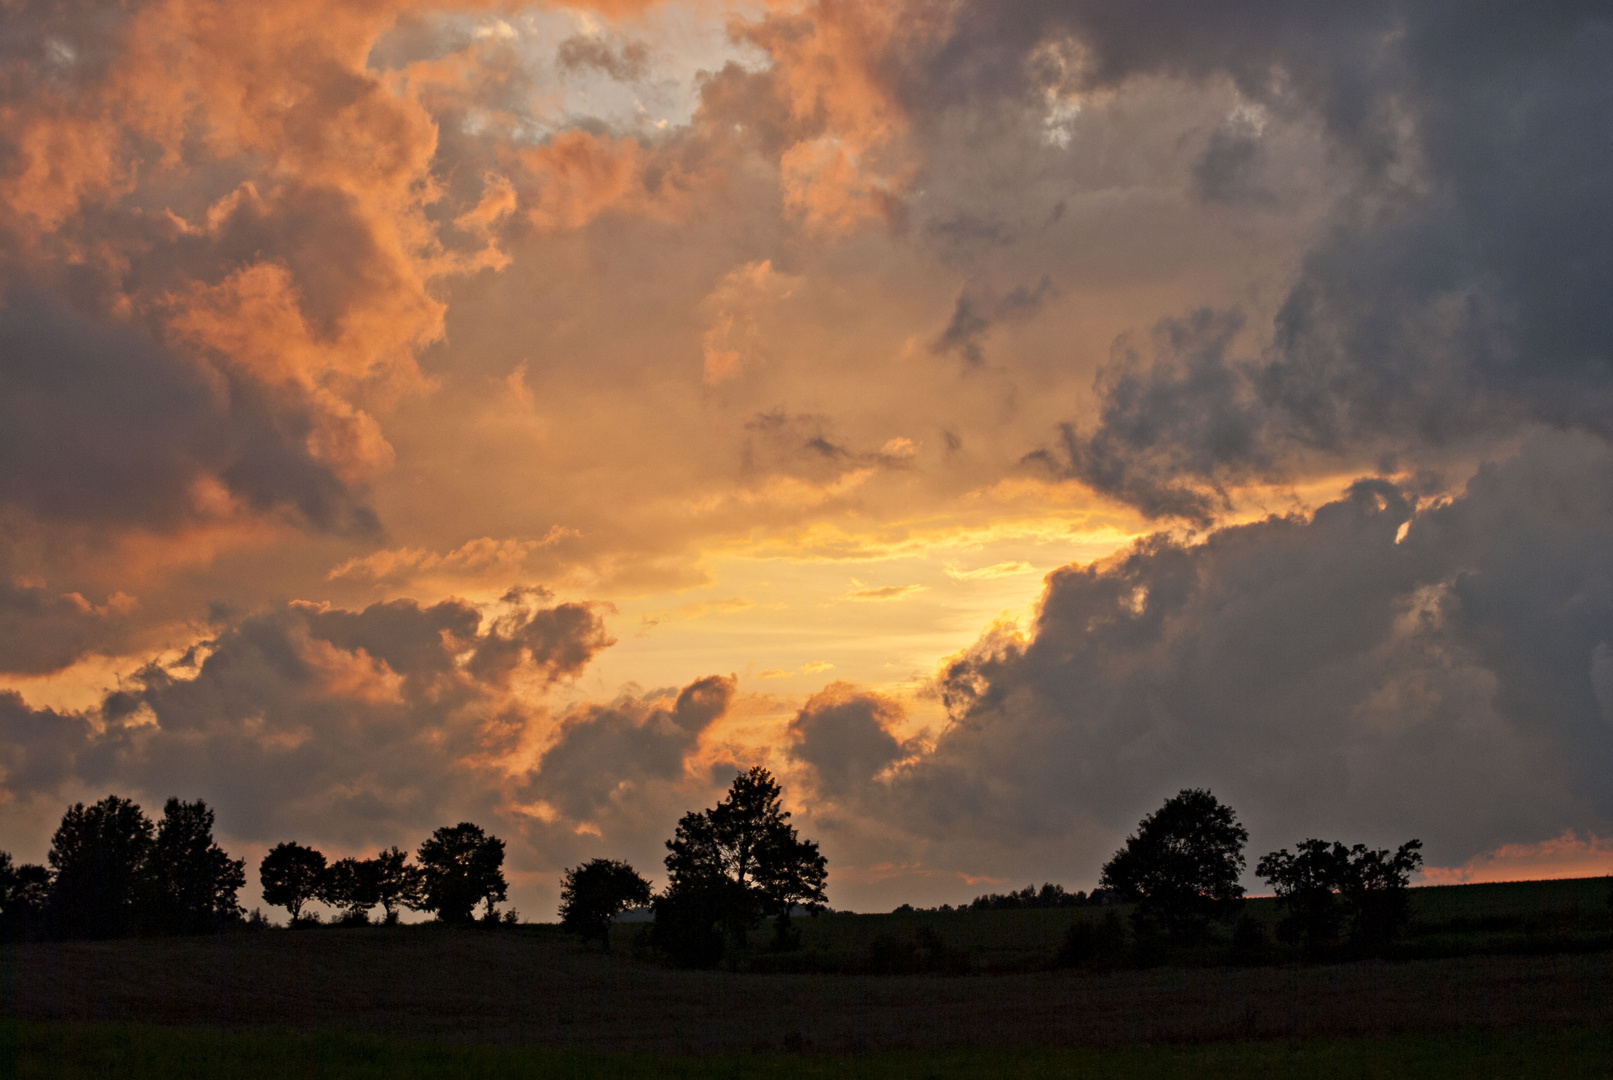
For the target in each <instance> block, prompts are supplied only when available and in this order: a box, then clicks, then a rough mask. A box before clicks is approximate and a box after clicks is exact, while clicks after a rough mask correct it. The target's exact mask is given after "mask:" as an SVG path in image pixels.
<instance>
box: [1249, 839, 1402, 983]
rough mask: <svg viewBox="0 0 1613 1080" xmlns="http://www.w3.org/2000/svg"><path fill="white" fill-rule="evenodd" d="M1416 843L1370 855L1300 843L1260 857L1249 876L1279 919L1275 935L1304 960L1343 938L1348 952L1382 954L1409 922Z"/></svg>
mask: <svg viewBox="0 0 1613 1080" xmlns="http://www.w3.org/2000/svg"><path fill="white" fill-rule="evenodd" d="M1422 846H1423V845H1422V841H1420V840H1411V841H1408V842H1407V843H1404V844H1402V845H1400V847H1399V849H1398V850H1396V851H1394V852H1390V851H1388V850H1381V851H1373V850H1370V849H1369V848H1367V846H1366V845H1364V844H1356V845H1355V846H1354V847H1345V846H1344V845H1343V844H1341V843H1338V842H1336V841H1335V842H1333V843H1331V844H1329V843H1328V842H1327V841H1325V840H1305V841H1302V842H1301V843H1299V844H1298V845H1297V846H1296V849H1295V851H1294V853H1293V854H1290V853H1289V851H1288V849H1287V848H1283V849H1281V850H1279V851H1274V852H1271V853H1270V854H1268V855H1265V856H1263V857H1262V858H1261V860H1260V862H1259V863H1258V864H1257V866H1256V868H1255V873H1256V874H1257V875H1258V876H1259V877H1260V878H1261V879H1262V880H1264V881H1266V882H1267V883H1269V884H1270V885H1271V887H1272V890H1273V891H1274V892H1275V893H1276V894H1277V899H1278V901H1279V902H1280V903H1281V904H1282V906H1283V908H1284V910H1285V912H1286V914H1285V916H1284V918H1283V921H1282V923H1281V924H1280V925H1279V933H1280V934H1281V935H1282V936H1283V937H1284V938H1285V939H1286V940H1289V941H1297V942H1300V943H1301V944H1302V945H1303V946H1304V949H1305V951H1306V953H1307V955H1309V956H1311V957H1312V958H1319V957H1322V956H1325V955H1327V954H1328V953H1329V952H1330V951H1332V950H1333V949H1335V948H1336V947H1337V946H1338V945H1339V944H1340V942H1341V938H1346V937H1347V939H1348V944H1349V946H1350V949H1351V951H1352V952H1356V953H1369V954H1372V955H1382V954H1383V953H1384V952H1385V951H1386V950H1387V949H1388V947H1389V945H1390V944H1391V943H1392V942H1393V941H1394V939H1395V937H1396V936H1398V935H1399V934H1400V933H1401V931H1403V930H1404V929H1405V927H1406V924H1407V923H1408V922H1410V920H1411V901H1410V886H1411V875H1412V872H1413V871H1415V870H1416V869H1417V868H1418V867H1419V866H1421V865H1422V861H1423V857H1422V854H1421V848H1422Z"/></svg>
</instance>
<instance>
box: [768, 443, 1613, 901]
mask: <svg viewBox="0 0 1613 1080" xmlns="http://www.w3.org/2000/svg"><path fill="white" fill-rule="evenodd" d="M1609 477H1613V449H1610V448H1609V447H1608V446H1607V445H1606V444H1604V443H1602V442H1600V441H1599V440H1595V439H1592V438H1589V437H1584V436H1578V437H1575V436H1563V435H1556V436H1539V437H1537V438H1536V439H1534V440H1532V441H1531V442H1530V443H1529V444H1528V445H1527V446H1526V447H1525V448H1524V450H1523V451H1522V452H1521V453H1520V454H1519V455H1518V456H1517V457H1515V458H1513V459H1511V460H1508V461H1506V462H1504V463H1502V464H1500V465H1493V466H1489V467H1486V468H1485V469H1484V470H1482V471H1481V472H1480V473H1479V474H1478V476H1476V477H1475V478H1474V479H1473V481H1472V482H1471V483H1470V484H1469V485H1468V487H1467V489H1466V491H1465V492H1464V493H1462V494H1461V495H1459V496H1458V497H1457V498H1455V499H1452V500H1450V501H1448V502H1438V503H1432V504H1426V505H1419V503H1418V502H1417V501H1416V499H1415V498H1414V497H1413V496H1411V495H1408V494H1407V493H1406V492H1404V491H1402V490H1400V489H1399V488H1397V487H1396V486H1394V485H1393V484H1390V483H1388V482H1386V481H1382V480H1363V481H1359V482H1357V483H1356V484H1354V485H1353V486H1352V487H1351V488H1350V490H1349V491H1348V492H1347V493H1346V495H1345V496H1344V497H1343V498H1342V499H1340V500H1338V501H1336V502H1332V503H1329V504H1327V505H1325V506H1323V507H1321V508H1319V509H1318V510H1317V511H1316V512H1315V513H1314V515H1309V516H1305V515H1291V516H1285V517H1272V518H1268V519H1266V520H1264V521H1259V522H1255V523H1251V524H1247V525H1239V526H1235V527H1226V528H1221V529H1217V530H1215V531H1213V532H1211V533H1210V534H1209V535H1208V536H1207V537H1206V538H1205V539H1204V540H1203V542H1201V543H1197V544H1184V543H1182V542H1181V541H1178V540H1174V539H1171V538H1170V537H1168V536H1165V535H1159V536H1155V537H1152V538H1149V539H1146V540H1143V541H1140V542H1138V543H1137V544H1136V545H1135V546H1134V547H1132V548H1131V549H1130V550H1128V551H1125V552H1122V553H1121V554H1118V555H1116V556H1114V557H1112V558H1111V559H1109V560H1106V561H1103V562H1099V563H1096V564H1093V565H1089V566H1069V567H1065V568H1063V569H1061V570H1058V571H1055V572H1054V573H1053V574H1052V575H1050V576H1049V578H1048V583H1047V589H1046V592H1045V594H1044V595H1043V597H1042V601H1041V604H1040V607H1039V610H1038V613H1037V616H1036V620H1035V622H1034V625H1033V626H1032V627H1031V629H1030V631H1029V632H1028V633H1027V634H1025V635H1023V636H1021V635H1020V634H1018V633H1017V632H1016V631H1015V630H1013V628H1011V627H1004V628H997V629H994V630H993V631H991V632H989V633H987V634H986V635H985V636H983V637H982V638H981V639H980V640H979V641H978V642H977V643H976V644H975V645H974V646H973V647H972V648H970V649H969V650H968V651H966V652H965V653H964V654H962V655H960V656H959V657H957V658H955V659H954V660H952V661H951V662H950V663H949V664H948V665H946V667H945V668H944V669H943V671H942V673H941V676H940V678H939V680H938V683H937V690H938V692H939V694H940V695H941V698H942V700H943V702H944V704H945V706H946V709H947V713H948V720H949V722H948V723H947V725H946V726H945V727H944V728H943V729H942V730H941V731H940V732H939V734H938V735H937V736H936V738H935V742H934V747H933V749H932V750H929V751H926V752H922V753H919V754H916V755H915V756H913V757H912V758H911V759H908V760H904V761H903V762H901V763H899V764H898V765H896V766H895V768H894V769H893V771H892V772H891V774H890V775H889V777H888V778H887V780H886V781H885V782H881V783H877V784H876V783H863V784H862V785H861V789H860V790H859V789H858V785H857V784H854V783H852V781H851V779H850V777H851V775H852V773H853V772H857V773H859V774H864V776H865V779H866V774H867V770H865V769H863V767H862V766H861V765H859V766H858V767H857V769H855V770H853V769H851V768H850V766H846V767H844V768H842V767H841V766H840V765H838V764H830V765H827V766H826V767H828V768H829V769H830V771H831V773H832V775H833V776H835V777H837V778H838V779H837V780H836V781H835V783H836V785H837V787H836V795H837V799H838V801H839V803H840V805H841V807H842V809H841V810H840V811H839V812H838V813H837V814H836V815H834V817H833V819H832V821H833V825H834V828H835V830H836V831H837V833H839V834H840V835H841V837H842V839H841V840H840V842H841V843H842V844H843V845H845V846H844V848H843V850H856V851H861V852H863V853H864V854H865V855H866V859H864V860H863V861H877V859H878V858H880V857H884V856H882V855H881V854H880V853H881V852H886V853H888V852H890V851H892V850H906V851H909V852H911V851H914V850H924V851H927V852H928V853H929V854H928V855H927V856H926V858H925V863H926V865H928V866H931V867H947V866H957V867H963V868H966V869H968V870H969V871H970V872H971V873H979V872H986V871H991V872H1008V873H1010V874H1021V873H1027V872H1046V873H1053V872H1054V871H1055V869H1056V868H1057V866H1058V865H1064V866H1067V868H1068V869H1067V870H1066V871H1062V872H1065V873H1069V874H1084V875H1087V879H1089V878H1090V875H1091V873H1093V872H1094V870H1095V868H1096V867H1097V866H1098V865H1099V864H1100V863H1101V861H1102V859H1103V857H1105V856H1106V855H1107V854H1108V850H1107V849H1108V848H1109V847H1110V846H1111V845H1113V844H1114V843H1115V842H1116V841H1117V840H1118V838H1119V837H1122V836H1123V835H1124V834H1125V832H1126V830H1127V829H1128V828H1130V827H1131V826H1132V825H1134V824H1135V822H1136V821H1137V820H1138V819H1139V818H1140V817H1141V816H1142V815H1143V814H1144V813H1146V812H1148V811H1149V810H1151V809H1153V808H1154V807H1156V806H1157V804H1158V802H1159V801H1160V800H1161V799H1162V798H1164V797H1166V796H1168V795H1169V794H1171V793H1172V792H1174V791H1176V790H1178V789H1180V788H1181V787H1184V786H1208V787H1211V788H1212V789H1213V790H1214V791H1215V792H1216V793H1217V794H1218V795H1219V796H1221V797H1222V798H1224V799H1226V800H1227V801H1229V802H1230V803H1231V804H1232V805H1233V806H1234V807H1236V808H1237V810H1238V812H1239V814H1240V815H1241V816H1242V818H1243V819H1244V821H1245V822H1246V823H1247V824H1248V825H1249V827H1250V829H1251V831H1252V833H1253V843H1254V844H1255V845H1256V846H1257V847H1258V846H1259V845H1262V844H1265V845H1268V847H1267V848H1266V850H1270V849H1274V848H1276V847H1278V846H1282V845H1285V844H1286V845H1291V844H1292V843H1293V842H1295V841H1297V840H1298V839H1300V838H1302V837H1303V836H1310V835H1320V836H1329V837H1331V836H1337V837H1340V838H1344V839H1349V840H1351V842H1354V841H1356V840H1363V841H1369V842H1373V843H1389V842H1391V841H1393V842H1400V841H1403V840H1405V839H1408V838H1409V837H1411V836H1417V837H1420V838H1422V839H1423V840H1424V841H1425V843H1426V844H1427V845H1428V849H1429V851H1430V855H1431V859H1432V860H1436V861H1438V862H1440V863H1442V864H1444V865H1452V864H1457V863H1462V862H1464V861H1465V860H1468V859H1471V858H1473V857H1474V856H1475V855H1477V854H1479V853H1481V852H1484V851H1488V850H1490V849H1491V848H1493V847H1494V844H1495V837H1497V836H1512V837H1519V838H1521V839H1528V838H1532V837H1539V836H1543V835H1545V836H1552V835H1556V834H1557V832H1558V831H1560V830H1561V828H1563V823H1564V822H1570V823H1572V824H1573V826H1574V827H1576V828H1582V829H1596V830H1601V831H1602V832H1605V831H1606V830H1607V829H1608V827H1609V823H1610V822H1613V801H1610V800H1609V797H1608V789H1607V787H1606V785H1605V783H1603V777H1604V776H1605V774H1606V770H1607V769H1608V768H1609V767H1610V766H1613V729H1610V727H1609V725H1607V724H1606V722H1605V720H1604V719H1603V716H1602V713H1601V708H1600V703H1599V701H1598V699H1597V697H1596V692H1595V686H1594V685H1593V680H1592V676H1591V672H1592V669H1593V664H1594V663H1595V662H1596V658H1597V657H1599V656H1600V655H1601V654H1602V652H1603V651H1605V649H1604V647H1603V645H1602V642H1603V641H1604V640H1605V638H1606V636H1607V633H1608V629H1607V628H1608V627H1609V625H1613V590H1610V588H1609V585H1608V581H1609V579H1608V575H1607V568H1606V555H1605V553H1606V551H1607V550H1609V548H1608V546H1607V545H1608V544H1609V543H1610V542H1613V514H1610V508H1613V487H1610V481H1609V479H1608V478H1609ZM1548 478H1549V479H1548ZM1407 522H1410V527H1409V529H1406V530H1405V532H1404V534H1403V536H1402V531H1401V530H1402V526H1403V525H1405V524H1406V523H1407ZM1397 536H1400V537H1401V539H1400V540H1399V541H1398V542H1397ZM839 693H840V694H841V697H842V698H843V699H844V700H848V701H849V700H852V698H853V696H854V695H852V693H851V691H849V690H844V691H840V692H839ZM871 707H872V706H871V705H868V704H867V703H863V704H860V705H858V707H857V709H861V710H863V711H861V712H858V711H857V710H856V709H854V710H852V713H855V715H856V717H861V718H860V719H850V718H848V717H850V716H851V715H852V714H850V713H847V714H842V713H841V712H835V711H831V710H829V709H828V705H827V703H820V704H818V705H810V706H809V710H808V711H806V712H803V714H802V718H801V719H798V721H797V722H796V724H795V725H794V727H793V728H792V730H794V731H795V732H796V737H797V739H798V741H800V742H801V748H800V749H798V750H796V751H794V753H796V754H797V756H804V757H805V758H806V760H809V761H819V760H822V761H824V762H833V761H836V760H838V759H835V758H833V747H832V745H831V744H832V743H833V742H834V739H835V738H838V736H830V735H828V734H826V733H827V732H829V731H831V730H839V728H836V727H834V726H833V725H831V724H829V722H828V721H824V722H823V723H822V724H820V723H819V721H817V720H815V719H812V717H815V716H817V714H818V712H820V711H822V712H823V714H824V716H826V717H827V716H834V717H837V718H839V719H837V720H836V721H835V722H834V723H835V724H840V725H842V726H844V727H845V730H846V734H844V736H843V737H844V740H845V741H844V746H845V747H846V748H847V749H846V753H847V754H850V755H852V757H851V758H850V759H848V760H853V759H854V760H858V761H860V760H861V758H857V757H856V755H855V754H854V753H853V751H852V749H851V748H854V747H857V746H861V745H862V744H863V743H864V742H868V745H870V746H873V745H877V746H878V747H881V748H882V749H880V750H879V753H877V754H873V756H872V757H871V758H870V759H869V760H876V759H877V760H878V761H879V762H880V763H881V764H883V763H885V762H888V761H889V760H890V757H889V756H888V755H889V754H891V753H892V751H891V750H890V746H891V744H890V743H888V742H885V741H882V740H883V738H884V736H881V735H879V734H878V732H879V731H888V730H889V729H890V727H891V726H892V723H893V718H892V716H891V714H889V713H888V712H886V713H881V718H880V720H879V722H878V723H877V724H874V723H873V722H872V721H870V720H868V719H867V718H866V715H865V714H866V713H867V709H869V708H871ZM836 708H837V709H838V708H839V705H838V704H836ZM876 729H877V730H876ZM837 770H838V771H837ZM847 808H851V809H847ZM893 829H895V830H898V831H897V832H896V833H895V834H892V832H891V830H893ZM1037 866H1040V867H1041V869H1040V870H1037V869H1035V868H1036V867H1037Z"/></svg>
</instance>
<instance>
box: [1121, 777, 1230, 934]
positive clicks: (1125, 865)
mask: <svg viewBox="0 0 1613 1080" xmlns="http://www.w3.org/2000/svg"><path fill="white" fill-rule="evenodd" d="M1248 842H1249V830H1247V829H1245V828H1244V827H1243V826H1242V825H1241V824H1239V823H1238V816H1237V815H1236V814H1235V813H1233V811H1232V808H1231V807H1230V806H1227V805H1226V804H1225V803H1222V802H1221V801H1220V800H1218V799H1217V798H1216V797H1215V796H1214V795H1212V794H1211V793H1210V792H1209V791H1206V790H1204V789H1202V788H1184V789H1183V790H1182V791H1180V792H1178V793H1177V794H1176V795H1175V796H1173V797H1171V798H1169V799H1167V800H1165V804H1164V805H1163V806H1161V807H1160V808H1159V809H1158V810H1156V811H1154V812H1153V813H1152V814H1149V815H1148V816H1147V817H1145V818H1143V820H1142V821H1141V822H1140V823H1139V824H1138V826H1137V832H1136V833H1135V834H1134V835H1132V836H1128V837H1127V838H1126V846H1125V847H1123V848H1121V849H1120V850H1119V851H1117V852H1115V854H1114V857H1113V858H1111V859H1110V860H1109V861H1108V862H1107V863H1105V864H1104V867H1103V873H1102V875H1101V877H1100V878H1099V884H1101V885H1102V886H1103V887H1104V888H1106V889H1114V890H1115V891H1116V892H1118V893H1120V894H1121V895H1122V896H1123V897H1125V898H1127V899H1130V900H1135V901H1137V904H1138V907H1137V912H1136V915H1137V921H1138V926H1139V929H1142V928H1144V927H1147V926H1150V925H1153V924H1157V925H1159V926H1160V927H1161V928H1162V929H1164V930H1165V932H1166V933H1167V934H1168V935H1169V936H1170V937H1172V938H1173V939H1175V940H1177V941H1192V940H1195V939H1197V938H1198V937H1200V936H1201V935H1202V934H1203V932H1204V929H1205V927H1206V925H1207V924H1208V923H1209V922H1210V920H1212V919H1215V918H1224V917H1226V916H1229V915H1231V914H1232V913H1233V911H1234V910H1235V909H1236V906H1237V903H1238V901H1239V900H1241V899H1242V898H1243V886H1242V885H1240V884H1238V878H1239V876H1240V875H1242V873H1243V868H1244V858H1243V846H1244V845H1245V844H1247V843H1248Z"/></svg>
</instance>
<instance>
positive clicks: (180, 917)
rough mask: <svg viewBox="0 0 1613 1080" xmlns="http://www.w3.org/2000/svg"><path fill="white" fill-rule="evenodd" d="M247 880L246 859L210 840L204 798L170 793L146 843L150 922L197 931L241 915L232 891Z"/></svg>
mask: <svg viewBox="0 0 1613 1080" xmlns="http://www.w3.org/2000/svg"><path fill="white" fill-rule="evenodd" d="M245 884H246V860H244V859H232V858H230V857H229V855H227V854H226V853H225V852H224V850H223V849H222V848H220V847H219V846H218V845H217V844H216V843H214V842H213V811H212V809H211V808H209V807H208V805H207V804H206V803H205V802H202V801H200V800H198V801H196V802H181V801H180V800H178V799H174V798H171V799H169V800H168V802H167V803H166V804H165V805H164V806H163V811H162V820H161V821H159V822H158V823H157V838H156V842H155V843H154V844H153V845H152V848H151V885H152V900H153V901H154V902H153V905H152V913H151V919H150V924H151V925H152V926H153V928H155V929H158V930H161V931H163V932H166V933H172V934H200V933H205V932H207V931H210V930H216V929H218V928H219V927H220V926H222V925H223V924H225V923H228V922H233V921H235V920H236V919H239V918H240V917H241V905H240V904H239V903H237V901H236V894H237V893H238V892H239V891H240V889H241V886H243V885H245Z"/></svg>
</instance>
